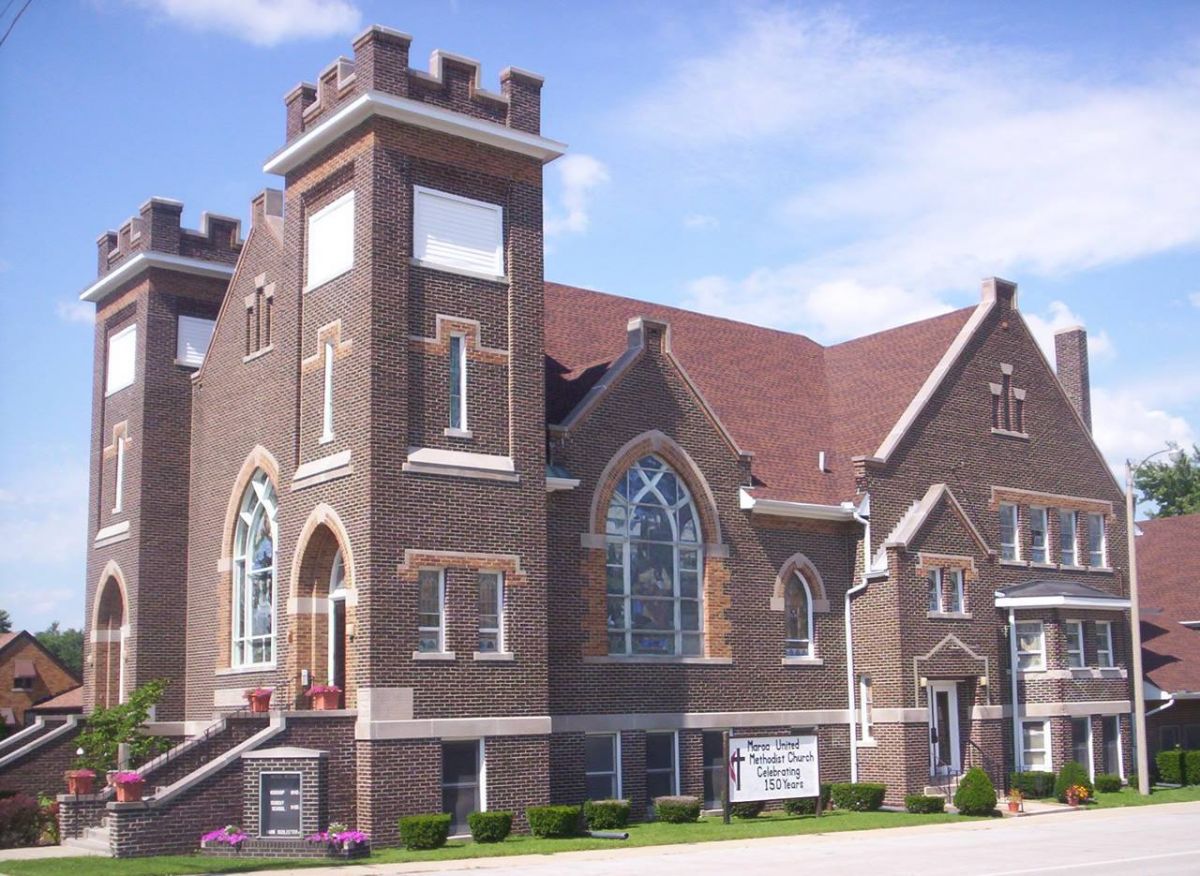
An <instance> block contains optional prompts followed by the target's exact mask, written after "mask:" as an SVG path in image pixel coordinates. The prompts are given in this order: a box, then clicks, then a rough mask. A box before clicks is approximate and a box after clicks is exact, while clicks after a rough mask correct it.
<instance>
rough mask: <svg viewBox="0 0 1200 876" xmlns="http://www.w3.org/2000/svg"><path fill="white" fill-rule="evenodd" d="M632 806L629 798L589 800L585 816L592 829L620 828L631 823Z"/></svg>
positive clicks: (585, 805)
mask: <svg viewBox="0 0 1200 876" xmlns="http://www.w3.org/2000/svg"><path fill="white" fill-rule="evenodd" d="M631 808H632V806H631V805H630V803H629V801H628V800H588V801H587V802H586V803H584V804H583V817H584V819H585V820H586V821H587V826H588V828H590V829H591V830H620V829H621V828H622V827H624V826H625V825H627V824H629V812H630V809H631Z"/></svg>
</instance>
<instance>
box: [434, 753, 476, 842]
mask: <svg viewBox="0 0 1200 876" xmlns="http://www.w3.org/2000/svg"><path fill="white" fill-rule="evenodd" d="M483 772H484V769H483V741H482V740H479V739H472V740H469V741H461V742H460V741H454V742H443V743H442V811H443V812H449V813H450V834H451V836H461V835H464V834H467V833H470V832H471V827H470V825H469V824H468V823H467V819H468V818H469V816H470V815H471V813H472V812H479V811H481V810H482V809H483V808H484V800H483Z"/></svg>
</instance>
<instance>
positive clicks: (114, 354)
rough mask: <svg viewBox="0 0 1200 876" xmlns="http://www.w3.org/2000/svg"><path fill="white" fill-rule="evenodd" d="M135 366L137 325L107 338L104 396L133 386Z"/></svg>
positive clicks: (127, 327)
mask: <svg viewBox="0 0 1200 876" xmlns="http://www.w3.org/2000/svg"><path fill="white" fill-rule="evenodd" d="M136 364H137V324H136V323H134V324H133V325H131V326H126V327H125V328H123V329H121V330H120V331H119V332H116V333H115V334H111V335H109V336H108V375H107V377H106V383H105V395H112V394H113V393H114V392H116V391H117V390H118V389H124V388H125V387H127V386H130V385H132V384H133V377H134V370H135V365H136Z"/></svg>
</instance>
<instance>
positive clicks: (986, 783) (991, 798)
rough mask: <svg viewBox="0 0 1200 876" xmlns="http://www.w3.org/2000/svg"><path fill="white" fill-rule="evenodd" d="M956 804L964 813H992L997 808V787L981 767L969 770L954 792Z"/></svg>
mask: <svg viewBox="0 0 1200 876" xmlns="http://www.w3.org/2000/svg"><path fill="white" fill-rule="evenodd" d="M954 806H955V808H956V809H958V811H959V812H961V813H962V814H963V815H991V814H992V812H994V811H995V809H996V789H995V787H994V786H993V785H992V780H991V779H989V778H988V774H987V773H985V772H984V771H983V770H981V769H980V768H979V767H971V768H970V769H969V770H967V773H966V775H964V776H963V777H962V781H961V782H959V783H958V790H957V791H955V792H954Z"/></svg>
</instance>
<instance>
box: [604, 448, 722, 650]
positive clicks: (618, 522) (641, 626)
mask: <svg viewBox="0 0 1200 876" xmlns="http://www.w3.org/2000/svg"><path fill="white" fill-rule="evenodd" d="M606 529H607V533H608V546H607V547H608V553H607V557H608V559H607V570H606V571H607V580H608V584H607V587H608V651H609V653H610V654H649V655H662V656H666V655H683V656H692V655H698V654H699V653H700V616H701V615H700V581H701V580H702V578H703V560H702V558H701V556H700V549H701V533H700V519H699V517H698V515H697V512H696V506H695V505H694V504H693V502H692V497H691V494H690V493H689V492H688V489H687V487H686V486H685V485H684V483H683V480H682V479H681V478H680V477H679V476H678V475H676V474H675V472H674V471H672V470H671V469H670V468H669V467H668V466H667V464H666V463H664V462H663V461H662V460H661V459H659V458H658V457H657V456H643V457H642V458H641V459H639V460H638V461H637V462H636V463H634V464H633V466H632V467H631V468H630V469H629V470H628V471H627V472H626V473H625V475H624V476H623V477H621V479H620V480H618V482H617V486H616V488H615V489H614V491H613V496H612V500H611V501H610V502H609V506H608V519H607V523H606Z"/></svg>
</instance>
